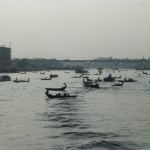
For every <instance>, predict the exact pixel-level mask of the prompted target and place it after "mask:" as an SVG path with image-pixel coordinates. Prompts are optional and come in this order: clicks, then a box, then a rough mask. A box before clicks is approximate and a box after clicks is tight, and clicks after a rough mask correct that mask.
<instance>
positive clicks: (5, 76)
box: [0, 75, 11, 82]
mask: <svg viewBox="0 0 150 150" xmlns="http://www.w3.org/2000/svg"><path fill="white" fill-rule="evenodd" d="M4 81H11V78H10V76H8V75H3V76H0V82H4Z"/></svg>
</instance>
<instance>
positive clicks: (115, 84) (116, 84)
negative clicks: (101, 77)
mask: <svg viewBox="0 0 150 150" xmlns="http://www.w3.org/2000/svg"><path fill="white" fill-rule="evenodd" d="M123 84H124V82H121V83H114V84H112V86H123Z"/></svg>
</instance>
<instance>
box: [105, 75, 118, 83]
mask: <svg viewBox="0 0 150 150" xmlns="http://www.w3.org/2000/svg"><path fill="white" fill-rule="evenodd" d="M103 80H104V81H105V82H113V81H115V78H114V77H112V76H111V74H109V76H108V77H105V78H104V79H103Z"/></svg>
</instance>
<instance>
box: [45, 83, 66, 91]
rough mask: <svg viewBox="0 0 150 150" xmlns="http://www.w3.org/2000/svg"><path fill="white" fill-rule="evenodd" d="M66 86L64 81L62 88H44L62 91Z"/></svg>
mask: <svg viewBox="0 0 150 150" xmlns="http://www.w3.org/2000/svg"><path fill="white" fill-rule="evenodd" d="M66 87H67V85H66V84H65V83H64V86H63V87H62V88H46V89H47V90H51V91H64V90H65V89H66Z"/></svg>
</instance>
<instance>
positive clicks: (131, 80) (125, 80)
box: [117, 78, 137, 82]
mask: <svg viewBox="0 0 150 150" xmlns="http://www.w3.org/2000/svg"><path fill="white" fill-rule="evenodd" d="M117 81H118V82H136V81H137V80H133V79H132V78H124V80H117Z"/></svg>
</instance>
